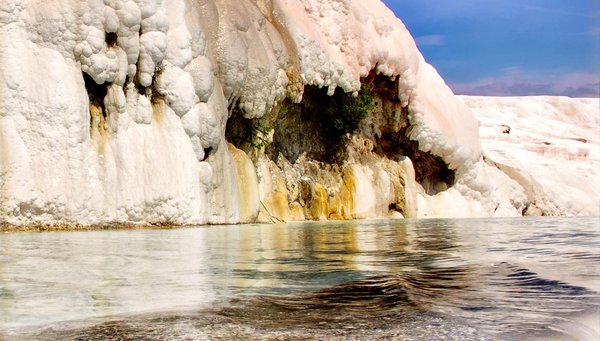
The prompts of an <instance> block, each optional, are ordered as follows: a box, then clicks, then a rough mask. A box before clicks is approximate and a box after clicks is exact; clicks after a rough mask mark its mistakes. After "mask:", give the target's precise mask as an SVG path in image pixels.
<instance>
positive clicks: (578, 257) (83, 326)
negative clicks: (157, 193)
mask: <svg viewBox="0 0 600 341" xmlns="http://www.w3.org/2000/svg"><path fill="white" fill-rule="evenodd" d="M599 242H600V218H537V219H534V218H522V219H465V220H392V221H381V220H380V221H350V222H327V223H298V224H288V225H236V226H217V227H198V228H186V229H166V230H118V231H90V232H51V233H9V234H2V235H0V339H2V338H5V339H7V340H13V339H14V340H21V339H35V340H38V339H42V340H43V339H81V340H84V339H86V340H89V339H98V340H105V339H115V340H116V339H175V340H177V339H179V340H188V339H189V340H197V339H248V340H251V339H282V338H283V339H285V338H288V339H340V340H342V339H344V340H345V339H398V340H428V339H449V340H452V339H454V340H511V339H533V340H537V339H540V340H541V339H544V340H545V339H557V340H577V339H580V340H587V339H589V340H598V339H600V300H599V297H600V295H599V292H600V268H599V267H600V250H598V249H600V248H598V245H600V243H599Z"/></svg>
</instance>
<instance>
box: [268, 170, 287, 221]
mask: <svg viewBox="0 0 600 341" xmlns="http://www.w3.org/2000/svg"><path fill="white" fill-rule="evenodd" d="M275 181H276V182H275V188H274V190H273V191H272V192H271V193H269V194H268V195H267V196H266V197H265V200H264V204H265V206H266V210H268V212H266V213H267V214H268V215H269V217H268V218H269V220H271V221H272V222H275V223H282V222H287V221H290V218H291V217H290V207H289V205H288V193H287V188H286V187H285V183H284V182H283V180H282V179H280V178H278V179H277V180H275Z"/></svg>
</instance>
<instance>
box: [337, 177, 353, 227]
mask: <svg viewBox="0 0 600 341" xmlns="http://www.w3.org/2000/svg"><path fill="white" fill-rule="evenodd" d="M355 192H356V177H355V176H354V173H353V172H352V170H351V169H349V168H348V169H346V170H345V171H344V183H343V185H342V188H341V190H340V199H341V215H342V217H343V218H344V219H353V218H354V193H355Z"/></svg>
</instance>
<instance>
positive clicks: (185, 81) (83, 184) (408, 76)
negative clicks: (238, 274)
mask: <svg viewBox="0 0 600 341" xmlns="http://www.w3.org/2000/svg"><path fill="white" fill-rule="evenodd" d="M371 71H374V72H375V73H378V74H382V75H385V76H387V77H390V78H397V79H398V83H397V84H398V89H397V92H398V99H399V101H400V102H401V103H402V105H403V106H404V107H406V108H408V111H409V113H410V116H409V119H410V123H411V130H410V138H412V139H413V140H416V141H418V143H419V148H420V149H422V150H423V151H426V152H430V153H432V154H434V155H437V156H439V157H441V158H442V159H443V160H444V161H445V162H446V163H447V164H448V165H449V167H450V168H451V169H454V170H456V172H457V177H458V181H457V184H456V186H453V187H452V188H450V189H449V190H448V191H446V192H443V193H441V194H440V195H439V196H436V197H435V198H432V197H431V196H429V195H427V194H424V193H420V194H419V198H418V201H419V202H420V203H421V204H420V205H419V211H420V213H419V215H420V216H430V215H436V216H443V215H448V212H449V211H451V210H452V208H453V207H454V208H455V207H456V204H452V202H456V201H457V198H458V199H460V200H458V201H460V209H458V210H455V212H454V213H456V212H460V214H465V215H490V214H494V212H496V213H498V212H501V213H503V214H509V215H516V214H520V211H519V210H522V209H523V206H524V205H526V198H525V194H524V193H523V192H524V190H523V188H522V186H520V185H519V184H517V183H516V182H515V181H513V180H511V179H510V178H509V177H508V176H506V175H505V174H504V173H503V172H501V171H498V169H497V168H496V167H492V166H489V165H488V164H486V163H484V162H483V161H482V149H481V146H480V142H479V135H478V129H477V128H478V127H477V121H476V120H475V119H474V117H473V115H472V113H471V111H470V110H469V109H468V108H467V107H466V106H465V104H464V103H463V101H461V100H459V99H457V98H456V97H455V96H454V95H453V94H452V92H451V91H450V89H449V88H448V87H447V86H446V85H445V84H444V81H443V80H442V79H441V77H440V76H439V75H438V74H437V72H436V71H435V70H434V69H433V67H431V66H430V65H429V64H427V63H426V62H425V61H424V59H423V57H422V56H421V54H420V53H419V51H418V50H417V48H416V45H415V42H414V40H413V39H412V37H411V36H410V34H409V32H408V31H407V30H406V28H405V27H404V25H403V24H402V23H401V22H400V20H398V19H397V18H396V17H395V16H394V14H393V13H392V12H391V11H390V10H389V9H387V8H386V7H385V5H383V3H381V2H380V1H378V0H366V1H350V0H337V1H317V0H300V1H299V0H256V1H251V0H242V1H237V2H227V1H220V0H200V1H191V0H172V1H166V0H164V1H160V0H122V1H120V0H52V1H43V2H42V1H33V0H4V1H2V2H1V3H0V222H2V224H7V225H16V226H24V225H38V224H41V225H65V226H70V225H84V226H85V225H98V224H106V223H110V224H119V223H127V224H160V225H163V224H177V225H185V224H205V223H238V222H248V221H253V220H255V219H256V217H257V215H258V211H260V210H261V193H263V192H264V191H265V190H266V191H273V188H268V187H267V188H265V186H264V185H263V184H260V183H259V182H260V181H261V180H262V178H260V177H257V173H256V172H257V169H258V168H259V167H258V165H254V164H253V163H252V161H251V160H250V158H248V156H247V155H240V154H239V153H238V151H236V150H235V148H232V147H231V146H230V145H228V141H226V138H225V130H226V125H227V120H228V118H229V116H230V115H231V111H232V109H233V108H238V109H240V110H241V111H242V112H243V113H244V116H245V117H246V118H248V119H252V118H259V117H263V116H264V115H266V114H268V113H269V112H271V111H272V110H274V109H276V108H277V107H278V106H279V105H280V104H281V103H282V101H283V100H284V99H286V98H289V99H291V100H292V101H294V102H300V101H301V100H302V93H303V90H304V87H305V86H308V85H311V86H318V87H321V88H326V89H328V93H329V94H330V95H331V94H333V93H334V92H335V89H336V88H341V89H343V90H344V91H346V92H353V93H358V91H359V89H360V87H361V78H363V77H366V76H368V75H369V73H370V72H371ZM259 173H260V169H259ZM361 181H363V180H361ZM364 181H366V182H370V184H371V185H373V182H374V181H375V180H373V178H369V177H367V178H366V179H365V180H364ZM403 181H404V180H403ZM407 181H409V182H410V181H412V183H414V180H411V179H409V180H407ZM494 181H499V183H500V185H499V186H498V185H497V184H495V182H494ZM371 185H369V186H371ZM369 186H367V187H369ZM410 186H413V185H409V187H410ZM259 187H260V188H259ZM358 187H360V186H358ZM363 187H364V186H363ZM371 187H373V186H371ZM413 187H415V186H413ZM411 188H412V187H411ZM415 188H416V187H415ZM498 189H499V190H498ZM414 191H417V190H416V189H415V190H414ZM515 191H516V192H515ZM514 193H517V195H515V194H514ZM354 195H355V196H357V197H359V196H360V193H359V192H356V193H354ZM415 195H416V194H415ZM444 196H445V197H444ZM444 198H445V199H444ZM372 200H379V198H377V197H373V199H372ZM415 200H416V199H415ZM262 204H263V205H264V203H262ZM498 207H502V209H501V210H500V211H499V210H498ZM454 215H455V214H454Z"/></svg>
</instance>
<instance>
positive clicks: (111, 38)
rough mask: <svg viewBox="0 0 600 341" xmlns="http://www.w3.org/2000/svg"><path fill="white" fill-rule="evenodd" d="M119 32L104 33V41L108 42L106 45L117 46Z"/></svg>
mask: <svg viewBox="0 0 600 341" xmlns="http://www.w3.org/2000/svg"><path fill="white" fill-rule="evenodd" d="M117 38H118V36H117V34H116V33H115V32H108V33H106V34H105V35H104V41H105V42H106V46H108V47H115V46H117Z"/></svg>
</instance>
